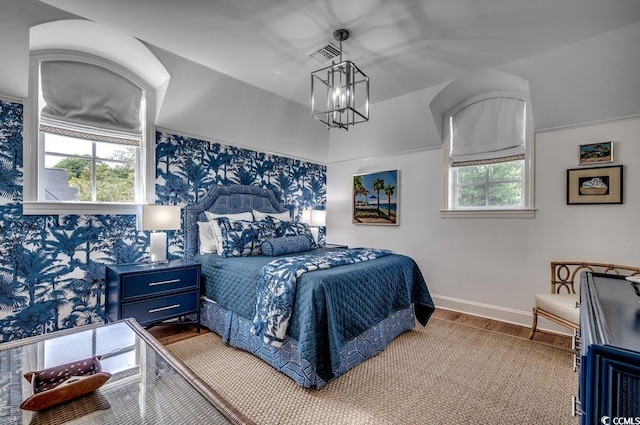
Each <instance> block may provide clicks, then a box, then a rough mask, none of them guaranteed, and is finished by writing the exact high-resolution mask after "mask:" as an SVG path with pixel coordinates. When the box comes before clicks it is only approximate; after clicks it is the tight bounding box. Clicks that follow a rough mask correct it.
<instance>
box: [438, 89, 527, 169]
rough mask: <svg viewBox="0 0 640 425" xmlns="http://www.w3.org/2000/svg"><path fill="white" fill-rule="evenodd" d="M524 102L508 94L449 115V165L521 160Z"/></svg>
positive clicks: (458, 165) (523, 141)
mask: <svg viewBox="0 0 640 425" xmlns="http://www.w3.org/2000/svg"><path fill="white" fill-rule="evenodd" d="M525 108H526V103H525V102H524V101H523V100H521V99H516V98H511V97H496V98H491V99H484V100H481V101H478V102H475V103H472V104H470V105H468V106H465V107H464V108H462V109H460V110H459V111H457V112H456V113H455V114H453V115H452V116H451V120H450V131H451V152H450V159H451V166H452V167H463V166H470V165H481V164H493V163H498V162H506V161H514V160H517V159H524V153H525V145H524V143H525V128H526V118H525V117H526V109H525Z"/></svg>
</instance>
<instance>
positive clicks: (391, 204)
mask: <svg viewBox="0 0 640 425" xmlns="http://www.w3.org/2000/svg"><path fill="white" fill-rule="evenodd" d="M370 193H375V195H374V194H371V195H369V194H370ZM381 193H384V195H382V197H383V200H384V196H385V195H386V208H384V207H383V208H381V207H380V205H381V199H380V198H381ZM397 193H398V170H390V171H380V172H377V173H371V174H359V175H356V176H353V217H352V221H353V223H356V224H391V225H395V224H397V215H398V211H397V208H398V204H397ZM367 195H369V197H368V198H367ZM360 196H364V202H360V201H358V199H359V197H360ZM374 199H375V203H374V202H373V200H374Z"/></svg>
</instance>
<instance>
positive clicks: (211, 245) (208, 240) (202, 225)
mask: <svg viewBox="0 0 640 425" xmlns="http://www.w3.org/2000/svg"><path fill="white" fill-rule="evenodd" d="M198 241H199V242H200V254H210V253H215V252H216V250H217V249H218V247H217V244H216V238H215V236H214V235H213V229H212V228H211V225H210V224H209V222H208V221H199V222H198Z"/></svg>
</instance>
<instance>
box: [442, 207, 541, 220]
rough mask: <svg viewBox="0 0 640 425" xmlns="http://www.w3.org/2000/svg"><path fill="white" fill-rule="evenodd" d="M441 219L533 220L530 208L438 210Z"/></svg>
mask: <svg viewBox="0 0 640 425" xmlns="http://www.w3.org/2000/svg"><path fill="white" fill-rule="evenodd" d="M440 217H441V218H535V217H536V210H535V209H532V208H527V209H517V210H515V209H514V210H440Z"/></svg>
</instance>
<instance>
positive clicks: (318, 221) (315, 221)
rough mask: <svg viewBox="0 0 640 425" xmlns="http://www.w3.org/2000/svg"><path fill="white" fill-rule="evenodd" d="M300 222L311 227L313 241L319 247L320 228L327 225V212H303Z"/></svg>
mask: <svg viewBox="0 0 640 425" xmlns="http://www.w3.org/2000/svg"><path fill="white" fill-rule="evenodd" d="M300 221H301V222H303V223H306V224H308V225H309V228H310V229H311V234H312V235H313V239H314V240H315V241H316V244H318V245H319V241H318V233H319V231H320V229H319V228H320V227H323V226H326V225H327V212H326V211H325V210H308V209H307V210H302V217H301V219H300Z"/></svg>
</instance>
